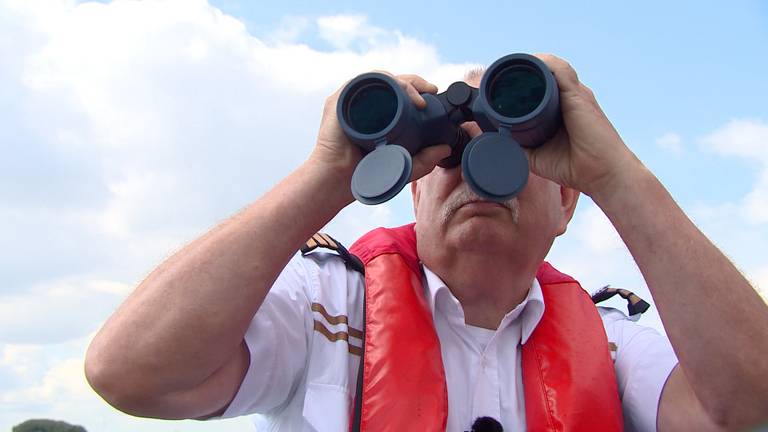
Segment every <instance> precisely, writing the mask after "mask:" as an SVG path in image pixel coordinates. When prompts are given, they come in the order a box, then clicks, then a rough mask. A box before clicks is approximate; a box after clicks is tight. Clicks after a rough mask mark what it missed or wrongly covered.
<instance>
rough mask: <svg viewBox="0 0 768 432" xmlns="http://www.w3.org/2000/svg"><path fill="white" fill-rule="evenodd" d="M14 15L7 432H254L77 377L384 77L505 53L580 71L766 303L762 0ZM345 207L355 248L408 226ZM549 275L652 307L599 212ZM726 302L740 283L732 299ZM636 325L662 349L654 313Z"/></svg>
mask: <svg viewBox="0 0 768 432" xmlns="http://www.w3.org/2000/svg"><path fill="white" fill-rule="evenodd" d="M538 3H543V4H536V3H534V2H491V1H485V2H484V1H476V2H471V3H469V2H455V3H451V2H441V3H440V4H439V6H433V5H431V4H430V3H428V2H400V1H391V2H374V1H355V2H352V1H337V2H321V1H292V2H253V1H251V2H245V1H234V0H217V1H210V2H207V1H205V0H164V1H161V0H145V1H134V0H116V1H111V2H110V1H102V2H98V3H97V2H82V1H74V0H38V1H31V0H0V155H2V156H0V274H2V275H3V286H2V290H0V429H5V430H8V429H10V428H11V427H12V426H13V425H14V424H16V423H19V422H21V421H23V420H25V419H27V418H31V417H52V418H60V419H64V420H68V421H71V422H75V423H79V424H82V425H84V426H86V427H87V428H88V430H89V431H100V430H110V431H134V430H143V431H144V430H147V431H187V430H198V431H206V430H207V431H213V430H216V431H235V430H249V428H250V422H249V420H248V419H236V420H231V421H228V422H224V423H218V424H206V423H200V422H192V421H187V422H161V421H155V420H144V419H135V418H131V417H128V416H125V415H122V414H120V413H117V412H116V411H114V410H112V409H111V408H109V407H108V406H106V405H105V404H104V403H103V402H102V401H101V400H100V399H98V397H96V396H95V395H94V394H93V393H92V392H91V391H90V390H89V388H88V387H87V385H86V384H85V382H84V379H83V377H82V358H83V354H84V350H85V347H86V346H87V344H88V341H89V340H90V338H91V337H92V336H93V334H94V332H95V331H96V330H97V329H98V328H99V326H100V325H101V323H102V322H103V321H104V320H105V319H106V318H107V317H108V316H109V314H110V313H111V312H112V311H113V310H114V309H115V308H116V307H117V305H119V303H120V302H121V301H122V299H124V298H125V296H126V295H128V293H129V292H130V291H131V289H132V288H133V287H134V286H136V284H137V283H138V282H140V281H141V279H143V278H144V277H145V275H146V274H147V273H148V272H149V271H151V269H152V268H153V267H154V266H155V265H157V264H158V263H159V262H160V261H161V260H162V259H164V258H165V257H167V256H169V255H170V254H172V253H173V252H174V251H175V250H178V248H180V247H181V246H183V245H184V244H185V243H186V242H188V241H190V240H192V239H194V238H195V237H197V236H198V235H200V234H202V233H204V232H205V231H206V230H207V229H209V228H210V227H212V226H213V225H215V224H216V223H217V222H219V221H221V220H222V219H224V218H226V217H227V216H228V215H230V214H232V213H233V212H235V211H237V210H238V209H239V208H242V207H244V206H245V205H247V204H248V203H250V202H251V201H253V200H254V199H256V198H257V197H258V196H259V195H260V194H262V193H264V192H265V191H266V190H268V189H269V188H270V187H272V186H273V185H274V184H275V183H276V182H277V181H279V180H280V179H281V178H282V177H284V176H285V175H286V174H288V173H289V172H290V171H291V170H292V169H294V168H295V167H296V166H297V165H298V164H300V163H301V162H302V161H303V160H304V158H305V157H306V155H308V153H309V151H311V148H312V145H313V141H314V137H315V134H316V129H317V125H318V123H319V119H320V112H321V108H322V103H323V99H324V98H325V96H327V95H328V94H330V93H331V92H332V91H333V90H334V89H336V88H337V87H338V86H339V85H341V84H342V83H343V82H344V81H346V80H348V79H350V78H352V77H353V76H354V75H356V74H357V73H361V72H363V71H367V70H371V69H387V70H390V71H392V72H395V73H418V74H421V75H423V76H424V77H425V78H427V79H429V80H432V81H434V82H436V83H437V84H439V85H440V86H442V87H443V88H444V86H445V85H447V84H449V83H450V82H452V81H453V80H455V79H456V78H458V77H460V76H461V75H462V72H463V71H464V70H466V69H467V68H469V67H471V66H473V65H478V64H486V65H487V64H489V63H491V62H492V61H493V60H495V59H496V58H498V57H500V56H502V55H504V54H507V53H512V52H551V53H555V54H557V55H559V56H561V57H564V58H566V59H567V60H569V61H570V62H571V63H572V64H573V66H574V67H575V68H576V70H577V71H578V73H579V76H580V78H581V80H582V81H583V82H585V83H586V84H587V85H588V86H590V87H591V88H592V89H593V90H594V92H595V94H596V95H597V98H598V101H599V102H600V103H601V105H602V106H603V109H604V111H605V112H606V113H607V114H608V116H609V118H610V119H611V120H612V121H613V123H614V125H615V126H616V128H617V129H618V130H619V132H620V133H621V135H622V137H623V138H624V139H625V141H626V142H627V143H628V145H629V146H630V147H631V148H632V149H633V151H635V152H636V153H637V154H638V156H639V157H640V158H641V159H642V160H643V162H644V163H645V164H646V165H648V166H649V167H650V168H651V169H652V171H654V173H655V174H656V175H657V176H658V177H659V178H660V179H661V180H662V181H663V183H664V184H665V185H666V186H667V187H668V188H669V190H670V191H671V192H672V194H673V196H675V198H676V199H677V200H678V202H679V203H680V205H681V207H683V209H684V210H685V211H686V212H687V213H688V214H689V215H690V216H691V218H692V219H693V220H694V221H695V222H696V223H697V224H698V225H699V226H700V227H701V229H702V230H703V231H704V232H705V233H706V234H707V235H708V236H709V237H710V238H711V239H712V241H713V242H715V244H717V245H718V246H720V247H721V248H722V249H723V251H724V252H726V254H728V256H729V257H731V258H732V259H733V260H734V262H735V263H736V264H737V265H738V266H739V268H741V269H742V270H743V271H744V272H745V274H746V275H747V276H748V277H749V278H750V279H751V280H753V281H754V282H755V284H756V285H759V286H760V287H762V289H763V292H765V291H766V290H768V254H766V253H765V252H764V247H763V245H764V244H768V145H766V144H767V143H768V108H766V105H765V101H766V100H768V81H767V80H766V79H765V76H766V71H767V70H768V55H766V53H767V49H766V47H768V5H766V3H765V2H758V1H736V2H729V3H728V4H724V3H722V2H692V1H685V2H661V1H647V2H642V3H640V4H622V3H618V2H608V1H601V2H589V3H588V4H584V3H583V2H582V3H581V4H580V3H575V2H565V1H558V2H554V1H553V2H538ZM411 218H412V213H411V208H410V195H409V193H407V192H404V193H402V194H400V195H399V196H398V197H397V198H395V199H394V200H392V201H390V202H389V203H387V204H385V205H381V206H376V207H366V206H362V205H353V206H350V207H349V208H347V209H345V210H344V211H343V212H342V213H341V214H340V215H339V216H338V217H337V218H336V219H335V220H334V221H332V222H331V223H330V224H329V226H328V227H327V231H328V232H329V233H331V234H332V235H334V236H335V237H337V238H339V239H341V240H343V241H345V242H347V243H348V242H350V241H352V240H353V239H354V238H356V236H358V235H360V234H361V233H363V232H365V231H366V230H367V229H370V228H372V227H374V226H377V225H397V224H401V223H405V222H408V221H410V220H411ZM549 259H550V260H551V261H552V262H553V263H555V265H556V266H558V267H560V268H561V269H562V270H564V271H566V272H568V273H571V274H573V275H574V276H576V277H578V278H579V279H580V280H581V281H582V283H583V284H584V286H585V287H586V288H587V289H590V290H594V289H596V288H598V287H599V286H601V285H603V284H607V283H610V284H613V285H615V286H626V287H629V288H632V289H635V290H636V291H637V292H638V293H640V294H641V295H643V296H645V297H648V292H647V288H646V287H645V284H644V282H643V280H642V277H641V276H640V274H639V272H638V270H637V268H636V267H635V265H634V263H633V262H632V259H631V257H630V256H629V254H628V252H627V251H626V249H625V248H624V247H623V245H622V243H621V241H620V239H619V238H618V236H617V235H616V233H615V231H614V230H613V229H612V227H611V226H610V224H609V223H608V221H607V220H606V219H605V217H604V216H603V215H602V214H601V213H600V211H599V209H597V208H596V207H595V206H594V205H593V204H592V203H591V202H590V201H589V199H587V198H583V199H582V200H581V202H580V204H579V208H578V210H577V213H576V216H575V218H574V220H573V222H572V224H571V227H570V228H569V232H568V233H567V234H566V235H565V236H563V237H562V238H561V239H558V241H557V242H556V244H555V247H554V248H553V250H552V253H551V254H550V257H549ZM723 290H724V295H727V287H724V288H723ZM641 322H645V323H646V324H648V325H650V326H653V327H655V328H657V329H659V330H661V322H660V320H659V318H658V315H657V314H656V313H655V311H652V312H651V313H649V314H648V315H647V316H646V317H644V318H643V320H642V321H641Z"/></svg>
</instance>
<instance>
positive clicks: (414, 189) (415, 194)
mask: <svg viewBox="0 0 768 432" xmlns="http://www.w3.org/2000/svg"><path fill="white" fill-rule="evenodd" d="M411 198H412V199H413V215H414V216H417V213H416V212H417V211H418V208H419V181H418V180H414V181H412V182H411Z"/></svg>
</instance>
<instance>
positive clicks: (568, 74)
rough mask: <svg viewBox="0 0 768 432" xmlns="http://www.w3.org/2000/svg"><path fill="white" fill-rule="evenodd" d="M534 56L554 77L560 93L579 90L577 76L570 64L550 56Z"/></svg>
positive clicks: (540, 54)
mask: <svg viewBox="0 0 768 432" xmlns="http://www.w3.org/2000/svg"><path fill="white" fill-rule="evenodd" d="M534 56H536V57H538V59H539V60H541V61H543V62H544V64H546V65H547V67H549V70H551V71H552V73H553V74H554V75H555V79H556V80H557V85H558V86H559V87H560V91H577V90H579V76H578V75H577V74H576V70H574V69H573V67H572V66H571V65H570V63H568V62H567V61H565V60H563V59H561V58H560V57H557V56H555V55H552V54H544V53H537V54H534Z"/></svg>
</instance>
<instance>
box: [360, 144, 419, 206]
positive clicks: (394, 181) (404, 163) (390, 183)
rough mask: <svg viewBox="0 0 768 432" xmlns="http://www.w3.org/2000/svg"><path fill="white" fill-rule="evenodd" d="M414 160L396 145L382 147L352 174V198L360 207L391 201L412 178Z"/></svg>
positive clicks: (364, 160) (406, 151) (368, 156)
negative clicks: (358, 202) (361, 204)
mask: <svg viewBox="0 0 768 432" xmlns="http://www.w3.org/2000/svg"><path fill="white" fill-rule="evenodd" d="M412 170H413V161H412V159H411V154H410V153H408V150H406V149H404V148H403V147H401V146H399V145H394V144H390V145H382V146H379V147H377V148H376V149H375V150H373V151H372V152H370V153H368V154H367V155H365V157H364V158H363V159H362V160H361V161H360V162H359V163H358V164H357V167H356V168H355V172H354V173H353V174H352V195H354V197H355V199H357V200H358V201H360V202H361V203H363V204H381V203H383V202H385V201H388V200H390V199H392V198H394V196H395V195H397V194H398V193H399V192H400V191H401V190H402V189H403V188H404V187H405V185H406V184H408V180H410V178H411V171H412Z"/></svg>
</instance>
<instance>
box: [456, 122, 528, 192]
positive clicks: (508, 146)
mask: <svg viewBox="0 0 768 432" xmlns="http://www.w3.org/2000/svg"><path fill="white" fill-rule="evenodd" d="M461 170H462V173H463V174H464V179H465V180H466V182H467V183H468V184H469V186H470V187H471V188H472V190H473V191H474V192H475V193H476V194H478V195H480V196H481V197H483V198H485V199H488V200H492V201H497V202H500V201H505V200H507V199H510V198H512V197H514V196H515V195H517V194H518V193H520V191H522V190H523V188H524V187H525V184H526V183H527V182H528V159H527V158H526V157H525V153H524V152H523V149H522V148H521V147H520V145H519V144H518V143H517V141H515V140H514V139H512V138H511V137H507V136H503V135H500V134H498V133H495V132H486V133H484V134H482V135H480V136H478V137H475V139H473V140H472V142H470V143H469V144H468V145H467V148H466V149H465V150H464V155H463V157H462V159H461Z"/></svg>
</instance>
